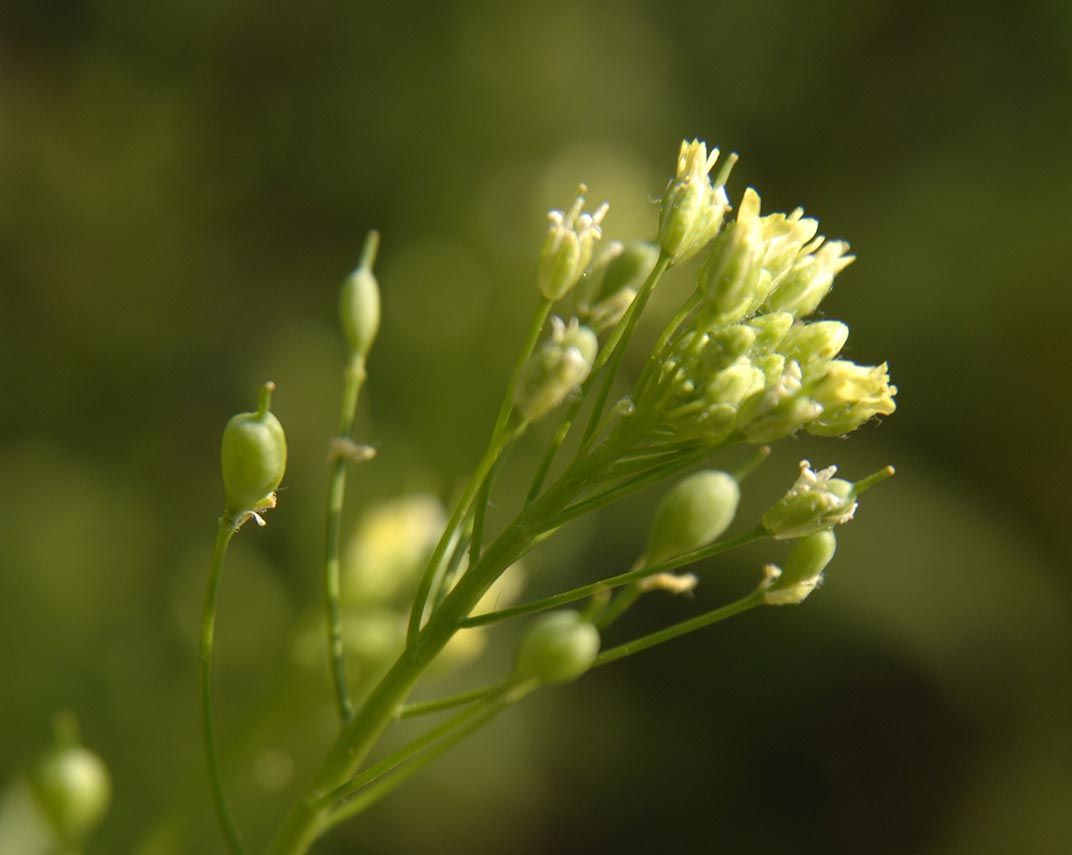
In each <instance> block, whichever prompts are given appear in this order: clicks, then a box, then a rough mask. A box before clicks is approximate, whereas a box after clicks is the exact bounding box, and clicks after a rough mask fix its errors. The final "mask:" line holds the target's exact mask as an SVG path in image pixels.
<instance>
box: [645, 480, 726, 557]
mask: <svg viewBox="0 0 1072 855" xmlns="http://www.w3.org/2000/svg"><path fill="white" fill-rule="evenodd" d="M740 498H741V489H740V487H739V486H738V485H737V481H736V480H735V479H734V478H733V476H731V475H728V474H727V473H725V472H719V471H717V470H713V469H712V470H705V471H703V472H697V473H695V474H694V475H690V476H689V477H687V478H685V479H683V480H682V481H680V482H678V484H677V485H676V486H675V487H674V488H673V489H672V490H671V491H670V492H669V493H667V494H666V496H664V497H663V500H662V501H661V502H660V503H659V507H658V509H657V510H656V511H655V522H654V523H653V524H652V527H651V537H650V539H649V541H648V549H647V553H646V555H645V558H646V563H647V564H649V565H651V564H658V563H660V562H662V561H666V560H667V559H669V558H675V557H677V556H678V555H683V554H685V553H686V552H691V551H692V550H694V549H700V548H701V547H703V546H706V545H707V544H709V543H711V541H713V540H714V539H715V538H717V537H718V536H719V535H720V534H722V532H724V531H725V530H726V529H727V528H729V525H730V523H731V522H733V517H734V515H735V514H736V513H737V503H738V502H739V501H740Z"/></svg>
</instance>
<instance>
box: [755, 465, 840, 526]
mask: <svg viewBox="0 0 1072 855" xmlns="http://www.w3.org/2000/svg"><path fill="white" fill-rule="evenodd" d="M836 473H837V467H836V466H828V467H827V468H826V469H820V470H819V471H818V472H815V471H814V470H812V468H811V464H809V463H808V461H807V460H801V461H800V476H799V477H798V478H797V480H796V483H795V484H793V486H792V487H791V488H790V489H789V492H787V493H786V494H785V495H784V496H783V497H782V498H781V499H779V500H778V502H776V503H775V504H774V505H773V506H772V507H771V508H770V509H769V510H768V511H767V512H766V513H765V514H764V515H763V526H764V528H766V529H767V531H768V532H770V534H771V535H772V536H774V537H775V538H777V539H779V540H785V539H789V538H796V537H807V536H808V535H810V534H815V533H816V532H819V531H823V530H824V529H828V528H830V527H831V526H834V525H839V524H841V523H846V522H848V521H849V520H851V519H852V518H853V515H854V514H855V513H856V505H857V502H856V489H855V487H854V486H853V484H852V483H851V482H849V481H844V480H842V479H841V478H835V477H834V475H835V474H836Z"/></svg>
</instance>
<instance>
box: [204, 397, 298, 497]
mask: <svg viewBox="0 0 1072 855" xmlns="http://www.w3.org/2000/svg"><path fill="white" fill-rule="evenodd" d="M273 389H275V384H274V383H265V384H264V386H263V387H262V389H261V395H260V401H259V405H258V409H257V412H255V413H239V414H238V415H237V416H234V417H233V418H232V419H231V420H230V421H229V422H228V423H227V427H225V428H224V430H223V445H222V448H221V454H220V457H221V468H222V471H223V486H224V489H225V491H226V494H227V511H226V512H227V515H228V516H231V517H237V516H238V515H240V514H244V513H247V512H249V511H258V510H264V509H265V508H268V507H272V506H273V502H274V494H275V489H276V487H278V486H279V482H280V481H282V480H283V473H284V472H285V471H286V468H287V440H286V437H285V436H284V435H283V426H282V425H281V424H280V423H279V419H277V418H276V417H275V416H274V415H273V414H272V413H271V412H269V409H268V408H269V406H270V405H271V398H272V390H273Z"/></svg>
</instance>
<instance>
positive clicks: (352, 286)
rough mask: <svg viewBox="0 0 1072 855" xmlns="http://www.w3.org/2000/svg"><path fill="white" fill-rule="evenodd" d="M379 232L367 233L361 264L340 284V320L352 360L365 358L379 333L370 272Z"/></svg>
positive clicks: (377, 288)
mask: <svg viewBox="0 0 1072 855" xmlns="http://www.w3.org/2000/svg"><path fill="white" fill-rule="evenodd" d="M379 247H380V234H379V232H374V231H373V232H369V233H368V236H367V237H366V238H365V247H364V249H363V250H362V251H361V263H360V264H358V266H357V269H356V270H355V271H354V272H353V273H351V274H350V275H349V276H348V277H347V278H346V281H345V282H343V283H342V292H341V293H340V295H339V320H340V321H341V322H342V332H343V335H344V336H345V338H346V347H347V350H348V351H349V353H350V357H351V358H355V359H356V358H360V359H364V358H365V357H366V356H368V352H369V351H370V350H371V349H372V343H373V342H374V341H375V340H376V334H377V333H378V332H379V331H380V285H379V283H378V282H377V281H376V277H375V276H374V275H373V273H372V265H373V264H374V263H375V262H376V251H377V250H378V249H379Z"/></svg>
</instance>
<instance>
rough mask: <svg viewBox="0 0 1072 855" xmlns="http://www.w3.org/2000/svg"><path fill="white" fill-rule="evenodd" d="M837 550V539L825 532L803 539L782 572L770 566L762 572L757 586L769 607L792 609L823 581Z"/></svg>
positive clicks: (831, 533)
mask: <svg viewBox="0 0 1072 855" xmlns="http://www.w3.org/2000/svg"><path fill="white" fill-rule="evenodd" d="M836 550H837V538H836V537H834V533H833V532H832V531H830V530H829V529H827V530H826V531H820V532H817V533H815V534H811V535H808V536H807V537H802V538H801V539H800V540H798V541H797V542H796V543H795V544H794V545H793V551H792V552H790V553H789V558H788V560H787V561H786V562H785V570H784V571H783V570H780V569H779V568H778V567H775V566H774V565H773V564H768V565H767V566H766V567H765V568H764V571H765V574H766V578H765V579H764V580H763V582H762V584H761V585H760V586H759V587H760V590H761V591H762V592H763V602H765V603H766V604H767V605H768V606H795V605H798V604H799V603H802V602H804V600H806V599H807V598H808V595H809V594H810V593H811V592H812V591H814V590H815V589H816V588H817V587H819V584H820V583H821V582H822V581H823V571H824V570H825V569H826V566H827V565H828V564H829V563H830V561H831V559H833V557H834V552H835V551H836Z"/></svg>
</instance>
